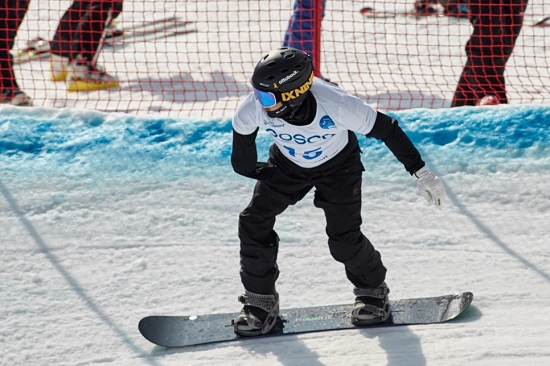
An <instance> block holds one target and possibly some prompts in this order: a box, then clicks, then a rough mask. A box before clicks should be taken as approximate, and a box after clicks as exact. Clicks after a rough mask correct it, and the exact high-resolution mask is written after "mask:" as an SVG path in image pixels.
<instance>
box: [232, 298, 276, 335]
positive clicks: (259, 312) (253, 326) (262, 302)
mask: <svg viewBox="0 0 550 366" xmlns="http://www.w3.org/2000/svg"><path fill="white" fill-rule="evenodd" d="M239 301H240V302H242V303H243V304H244V307H243V309H242V310H241V313H240V314H239V316H238V317H237V318H235V319H233V320H232V321H231V325H233V327H234V328H235V333H237V334H238V335H240V336H243V337H252V336H258V335H263V334H267V333H269V332H271V330H273V327H274V326H275V324H276V323H277V317H278V316H279V294H278V293H277V292H275V294H274V295H260V294H255V293H253V292H250V291H246V290H245V294H244V295H241V296H239Z"/></svg>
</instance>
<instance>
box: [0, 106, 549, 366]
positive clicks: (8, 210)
mask: <svg viewBox="0 0 550 366" xmlns="http://www.w3.org/2000/svg"><path fill="white" fill-rule="evenodd" d="M392 115H394V116H395V117H397V118H398V119H399V121H400V124H401V126H402V127H403V129H404V130H405V131H406V132H407V133H408V134H409V136H410V137H411V139H412V140H413V142H414V143H415V144H416V145H417V147H418V148H419V150H420V151H421V153H422V155H423V157H424V159H425V160H426V162H427V165H428V166H429V168H430V169H432V170H433V171H435V172H436V173H437V174H439V175H440V176H441V178H442V179H443V181H444V183H445V185H446V188H447V192H448V200H447V201H446V202H445V205H444V206H443V207H441V208H440V209H437V208H435V207H432V206H430V205H429V204H428V203H427V202H425V201H424V200H423V198H422V197H420V196H419V195H418V194H417V192H416V186H415V182H414V179H413V178H411V177H410V176H409V174H408V173H407V172H406V171H405V170H404V168H403V167H402V166H401V164H400V163H399V162H398V161H397V160H396V159H395V158H394V157H393V156H392V154H391V153H390V152H389V150H388V149H387V148H386V147H385V146H384V144H383V143H381V142H379V141H377V140H374V139H367V138H366V137H364V136H360V143H361V147H362V150H363V162H364V165H365V169H366V171H365V173H364V180H363V197H364V201H363V219H364V223H363V226H362V228H363V231H364V232H365V234H366V235H367V236H368V237H369V238H370V240H371V241H372V242H373V243H374V245H375V246H376V247H377V249H378V250H379V251H380V252H381V253H382V257H383V259H384V262H385V264H386V267H387V268H388V277H387V283H388V285H389V286H390V288H391V294H390V296H391V297H392V298H395V299H397V298H406V297H419V296H435V295H440V294H447V293H454V292H458V291H472V292H473V293H474V295H475V298H474V303H473V306H472V308H471V309H470V310H469V311H467V313H466V314H464V316H462V317H460V318H459V319H457V320H455V321H452V322H450V323H446V324H442V325H433V326H411V327H399V328H376V329H357V330H350V331H339V332H329V333H317V334H308V335H301V336H288V337H281V338H269V339H255V340H248V341H240V342H234V343H231V344H226V345H223V344H222V345H216V346H199V347H192V348H189V349H172V350H167V349H163V348H160V347H155V346H153V345H152V344H150V343H149V342H147V341H146V340H145V339H143V338H142V337H141V336H140V334H139V332H138V330H137V324H138V321H139V319H140V318H142V317H144V316H146V315H151V314H182V315H183V314H204V313H219V312H231V311H237V310H239V308H240V304H239V303H238V302H237V296H238V295H239V294H240V293H241V291H242V287H241V284H240V279H239V245H238V240H237V218H238V214H239V212H240V211H241V210H242V209H243V208H244V207H245V206H246V205H247V203H248V201H249V199H250V197H251V193H252V189H253V185H254V182H253V181H251V180H249V179H246V178H244V177H241V176H238V175H237V174H235V173H234V172H233V171H232V169H231V166H230V154H231V121H230V119H228V118H227V119H215V120H203V119H176V118H166V117H160V116H139V117H136V116H129V115H125V114H103V113H98V112H92V111H78V110H71V109H48V108H32V109H22V108H14V107H1V108H0V242H1V244H2V245H1V248H2V250H1V251H0V263H1V265H0V294H1V296H0V324H1V326H0V343H1V344H2V357H1V359H2V362H1V364H2V365H10V366H12V365H45V366H46V365H48V366H50V365H70V366H74V365H89V364H96V365H132V366H134V365H154V366H156V365H222V364H223V365H227V366H230V365H235V366H237V365H238V366H242V365H308V366H309V365H313V366H317V365H392V366H396V365H407V366H409V365H437V366H439V365H464V364H466V365H499V366H502V365H504V366H508V365H510V366H511V365H514V366H515V365H544V364H550V336H549V335H550V291H549V290H550V252H549V250H548V244H549V240H548V227H550V226H549V224H550V199H549V198H550V193H549V191H550V190H549V183H548V182H549V181H550V145H549V125H550V107H548V106H535V105H528V106H498V107H487V108H471V107H465V108H456V109H438V110H428V109H415V110H408V111H402V112H395V113H392ZM269 144H270V138H269V136H268V135H267V134H265V133H262V134H261V135H260V137H259V139H258V149H259V151H260V156H261V157H262V158H263V159H265V156H266V151H267V149H268V147H269ZM311 201H312V192H311V193H310V194H309V195H308V196H306V198H305V199H304V200H303V201H301V202H300V203H298V204H297V205H295V206H293V207H291V208H289V209H288V210H287V212H285V213H284V214H283V215H281V216H280V217H279V219H278V220H277V224H276V230H277V232H278V233H279V236H280V237H281V246H280V253H279V266H280V269H281V277H280V279H279V281H278V284H277V286H278V291H279V293H280V296H281V306H282V307H283V308H288V307H298V306H309V305H329V304H338V303H349V302H351V301H353V295H352V286H351V284H350V283H348V282H347V280H346V278H345V274H344V270H343V268H342V265H341V264H339V263H337V262H335V261H334V260H333V259H332V257H331V256H330V253H329V251H328V248H327V245H326V235H325V232H324V217H323V213H322V211H320V210H318V209H316V208H315V207H314V206H313V204H312V202H311ZM228 323H229V319H228Z"/></svg>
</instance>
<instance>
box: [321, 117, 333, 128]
mask: <svg viewBox="0 0 550 366" xmlns="http://www.w3.org/2000/svg"><path fill="white" fill-rule="evenodd" d="M319 127H321V128H322V129H324V130H328V129H329V128H335V127H336V123H334V121H333V120H332V119H331V118H330V117H329V116H323V117H321V120H320V121H319Z"/></svg>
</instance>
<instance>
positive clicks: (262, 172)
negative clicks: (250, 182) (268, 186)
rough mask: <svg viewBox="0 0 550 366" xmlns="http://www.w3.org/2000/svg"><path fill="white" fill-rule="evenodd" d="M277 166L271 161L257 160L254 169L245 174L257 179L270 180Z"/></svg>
mask: <svg viewBox="0 0 550 366" xmlns="http://www.w3.org/2000/svg"><path fill="white" fill-rule="evenodd" d="M275 169H277V167H276V166H275V165H273V164H271V163H264V162H257V163H256V169H254V171H253V172H252V173H250V174H247V177H248V178H252V179H257V180H270V179H271V177H273V174H274V173H275Z"/></svg>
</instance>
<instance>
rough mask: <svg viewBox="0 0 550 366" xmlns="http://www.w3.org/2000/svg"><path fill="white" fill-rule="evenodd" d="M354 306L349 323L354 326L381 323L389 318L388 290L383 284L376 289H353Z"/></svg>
mask: <svg viewBox="0 0 550 366" xmlns="http://www.w3.org/2000/svg"><path fill="white" fill-rule="evenodd" d="M353 293H354V294H355V296H357V297H356V298H355V305H354V306H353V310H352V312H351V322H352V323H353V324H355V325H370V324H377V323H382V322H385V321H386V320H388V318H389V316H390V303H389V301H388V294H389V293H390V289H389V288H388V286H386V283H385V282H382V284H381V285H380V286H378V287H376V288H358V287H356V288H354V289H353Z"/></svg>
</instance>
